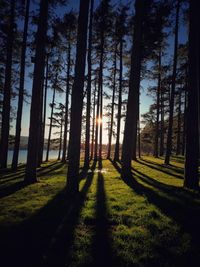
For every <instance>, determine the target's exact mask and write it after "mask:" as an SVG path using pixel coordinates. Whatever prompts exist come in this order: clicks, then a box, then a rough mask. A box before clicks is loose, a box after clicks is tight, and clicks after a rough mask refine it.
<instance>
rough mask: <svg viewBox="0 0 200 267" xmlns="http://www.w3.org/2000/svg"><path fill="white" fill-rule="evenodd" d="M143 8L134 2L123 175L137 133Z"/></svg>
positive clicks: (140, 1)
mask: <svg viewBox="0 0 200 267" xmlns="http://www.w3.org/2000/svg"><path fill="white" fill-rule="evenodd" d="M144 8H145V1H144V0H136V2H135V21H134V35H133V44H134V48H133V47H132V54H131V71H130V80H129V94H128V103H127V114H126V121H125V129H124V140H123V147H122V172H123V174H129V173H130V172H131V159H132V153H133V140H134V135H135V134H136V132H137V120H138V107H139V88H140V71H141V46H142V45H141V43H142V24H143V15H144Z"/></svg>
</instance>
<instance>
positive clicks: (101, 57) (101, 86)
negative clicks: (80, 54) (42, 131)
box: [99, 32, 104, 159]
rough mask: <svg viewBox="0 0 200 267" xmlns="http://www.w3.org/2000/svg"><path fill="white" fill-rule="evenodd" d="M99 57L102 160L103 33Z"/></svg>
mask: <svg viewBox="0 0 200 267" xmlns="http://www.w3.org/2000/svg"><path fill="white" fill-rule="evenodd" d="M100 53H101V55H100V65H99V87H100V106H99V114H100V117H99V118H100V120H99V127H100V129H99V159H102V137H103V121H102V119H103V57H104V32H102V33H101V52H100Z"/></svg>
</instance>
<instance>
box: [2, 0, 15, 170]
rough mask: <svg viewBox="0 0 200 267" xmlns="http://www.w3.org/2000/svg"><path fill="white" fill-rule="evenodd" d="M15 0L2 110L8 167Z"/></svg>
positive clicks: (4, 149) (3, 156)
mask: <svg viewBox="0 0 200 267" xmlns="http://www.w3.org/2000/svg"><path fill="white" fill-rule="evenodd" d="M14 12H15V0H12V1H11V3H10V22H9V32H8V37H7V51H6V68H5V83H4V89H3V92H4V98H3V110H2V125H1V143H0V168H7V158H8V142H9V130H10V101H11V82H12V54H13V41H14V19H15V18H14V17H15V14H14Z"/></svg>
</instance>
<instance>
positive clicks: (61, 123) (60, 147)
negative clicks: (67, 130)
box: [58, 118, 63, 160]
mask: <svg viewBox="0 0 200 267" xmlns="http://www.w3.org/2000/svg"><path fill="white" fill-rule="evenodd" d="M62 128H63V119H62V118H61V122H60V145H59V151H58V160H60V155H61V150H62Z"/></svg>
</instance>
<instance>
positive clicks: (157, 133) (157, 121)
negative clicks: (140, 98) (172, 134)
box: [154, 48, 161, 158]
mask: <svg viewBox="0 0 200 267" xmlns="http://www.w3.org/2000/svg"><path fill="white" fill-rule="evenodd" d="M160 83H161V48H160V50H159V55H158V85H157V101H156V133H155V148H154V156H155V157H156V158H157V157H158V141H159V116H160Z"/></svg>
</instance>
